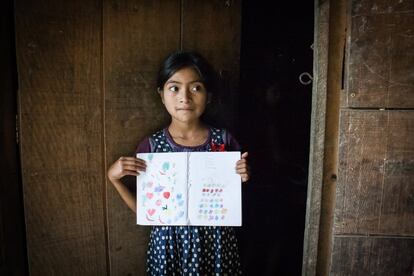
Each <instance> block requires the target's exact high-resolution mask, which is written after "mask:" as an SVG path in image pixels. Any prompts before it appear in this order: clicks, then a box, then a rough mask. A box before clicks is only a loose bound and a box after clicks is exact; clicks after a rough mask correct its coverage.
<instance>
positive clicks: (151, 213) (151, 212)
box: [147, 209, 155, 216]
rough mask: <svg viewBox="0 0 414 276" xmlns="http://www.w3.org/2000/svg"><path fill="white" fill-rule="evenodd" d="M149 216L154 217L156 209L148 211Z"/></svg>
mask: <svg viewBox="0 0 414 276" xmlns="http://www.w3.org/2000/svg"><path fill="white" fill-rule="evenodd" d="M147 212H148V215H150V216H152V215H153V214H154V213H155V209H148V211H147Z"/></svg>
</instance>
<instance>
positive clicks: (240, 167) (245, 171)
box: [236, 152, 250, 182]
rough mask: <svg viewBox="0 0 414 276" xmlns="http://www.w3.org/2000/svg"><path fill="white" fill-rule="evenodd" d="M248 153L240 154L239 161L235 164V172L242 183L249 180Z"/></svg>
mask: <svg viewBox="0 0 414 276" xmlns="http://www.w3.org/2000/svg"><path fill="white" fill-rule="evenodd" d="M248 155H249V153H248V152H245V153H243V154H242V156H241V159H240V160H239V161H237V163H236V172H237V173H238V174H240V176H241V179H242V182H246V181H248V180H249V179H250V167H249V165H248V164H247V159H246V158H247V156H248Z"/></svg>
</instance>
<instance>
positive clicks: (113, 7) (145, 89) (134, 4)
mask: <svg viewBox="0 0 414 276" xmlns="http://www.w3.org/2000/svg"><path fill="white" fill-rule="evenodd" d="M180 12H181V5H180V1H178V0H177V1H153V0H147V1H134V0H128V1H104V41H103V43H104V44H103V48H104V85H105V103H106V104H105V128H106V131H105V132H106V137H105V144H106V160H107V162H106V163H107V164H106V165H107V167H108V166H110V165H111V164H112V163H113V162H114V161H115V160H116V159H118V158H119V157H120V156H132V155H133V153H134V150H135V149H136V147H137V145H138V143H139V142H140V141H141V140H142V139H143V138H144V137H145V136H147V135H149V134H151V133H153V132H154V131H156V130H158V129H160V128H162V127H164V126H165V125H166V124H167V122H168V117H167V115H168V114H167V112H166V111H165V108H164V106H163V105H162V103H161V100H160V98H159V95H158V93H157V92H156V83H155V82H156V77H157V72H158V68H159V65H160V63H161V61H162V60H163V59H164V58H165V57H166V56H167V55H168V54H169V53H170V52H172V51H175V50H178V49H179V47H180V18H181V16H180ZM124 180H125V183H126V184H127V185H129V186H130V187H131V190H134V189H135V178H133V177H130V178H127V179H124ZM107 197H108V198H107V208H108V239H109V259H110V263H111V275H144V274H145V268H146V251H147V247H148V238H149V235H148V232H149V229H150V228H149V227H145V226H138V225H136V218H135V215H134V213H133V212H132V211H131V210H130V209H129V208H128V207H127V206H126V204H125V203H124V202H123V201H122V199H121V198H120V196H119V195H118V193H117V192H116V190H115V189H114V187H113V186H112V184H111V183H110V182H109V181H107Z"/></svg>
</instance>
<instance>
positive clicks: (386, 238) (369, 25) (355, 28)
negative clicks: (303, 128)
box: [331, 0, 414, 275]
mask: <svg viewBox="0 0 414 276" xmlns="http://www.w3.org/2000/svg"><path fill="white" fill-rule="evenodd" d="M348 8H349V10H348V18H347V24H348V26H347V28H348V32H347V36H346V41H347V44H346V59H345V60H346V61H345V79H344V84H345V87H344V91H343V94H342V96H343V99H342V101H341V110H340V137H339V164H338V182H337V188H336V204H335V213H334V227H333V234H334V238H333V249H332V264H331V274H332V275H349V274H352V275H367V274H369V273H370V274H375V275H410V274H412V273H413V271H414V243H413V242H414V208H413V206H414V181H413V179H414V139H413V137H414V112H413V108H414V74H413V64H414V40H413V35H414V32H413V28H414V2H412V1H397V0H395V1H374V0H363V1H361V0H360V1H356V0H353V1H350V2H349V6H348Z"/></svg>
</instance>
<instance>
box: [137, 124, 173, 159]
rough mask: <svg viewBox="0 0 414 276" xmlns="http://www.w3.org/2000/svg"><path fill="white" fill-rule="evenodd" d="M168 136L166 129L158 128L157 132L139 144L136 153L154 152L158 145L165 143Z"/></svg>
mask: <svg viewBox="0 0 414 276" xmlns="http://www.w3.org/2000/svg"><path fill="white" fill-rule="evenodd" d="M165 141H166V137H165V132H164V129H161V130H158V131H157V132H155V133H153V134H151V135H149V136H147V137H145V138H144V139H143V140H142V141H141V142H140V143H139V145H138V147H137V149H136V151H135V154H137V153H150V152H154V150H155V149H156V147H158V146H160V147H161V145H162V144H165Z"/></svg>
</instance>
